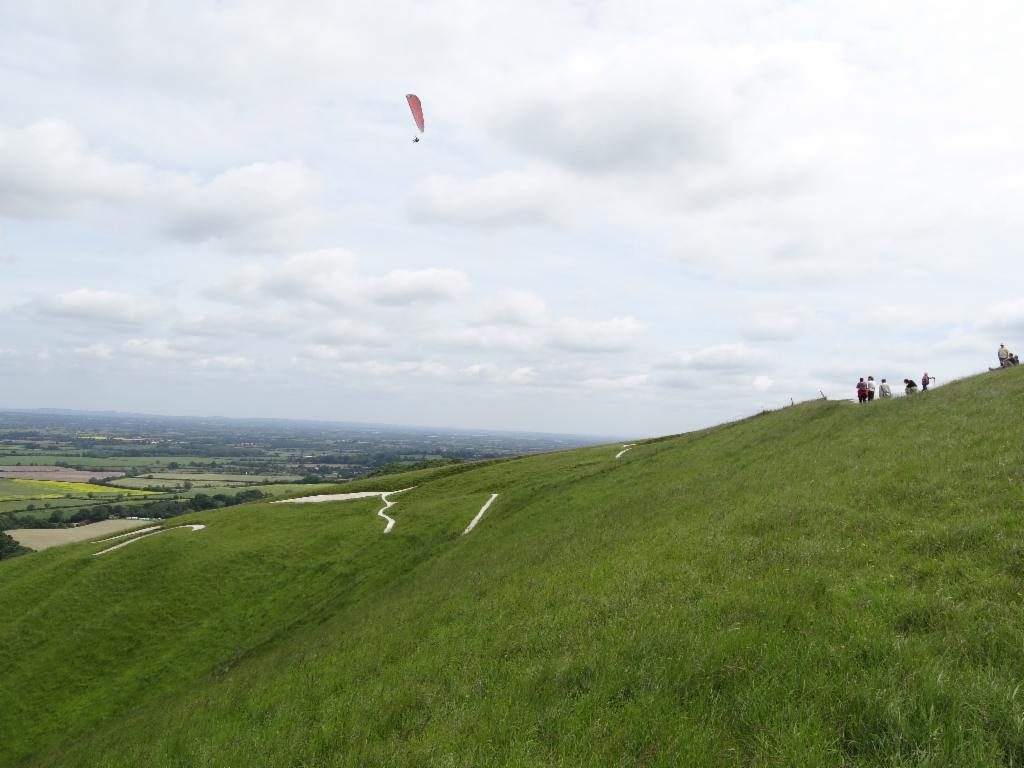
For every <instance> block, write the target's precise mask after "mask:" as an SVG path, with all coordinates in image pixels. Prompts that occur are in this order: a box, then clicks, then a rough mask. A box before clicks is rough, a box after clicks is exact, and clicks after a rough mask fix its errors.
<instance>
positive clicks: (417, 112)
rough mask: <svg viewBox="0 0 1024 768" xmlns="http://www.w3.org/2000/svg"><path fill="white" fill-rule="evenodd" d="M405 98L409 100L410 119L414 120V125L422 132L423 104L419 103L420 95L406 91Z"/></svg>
mask: <svg viewBox="0 0 1024 768" xmlns="http://www.w3.org/2000/svg"><path fill="white" fill-rule="evenodd" d="M405 100H406V101H408V102H409V109H410V110H412V119H413V120H415V121H416V127H417V128H419V129H420V133H423V131H424V128H423V105H422V104H421V103H420V97H419V96H417V95H416V94H415V93H407V94H405Z"/></svg>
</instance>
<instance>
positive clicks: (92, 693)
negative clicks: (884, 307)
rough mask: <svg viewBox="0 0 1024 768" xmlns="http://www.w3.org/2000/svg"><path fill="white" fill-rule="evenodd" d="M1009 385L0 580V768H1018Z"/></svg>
mask: <svg viewBox="0 0 1024 768" xmlns="http://www.w3.org/2000/svg"><path fill="white" fill-rule="evenodd" d="M1022 374H1024V371H1021V370H1013V371H1001V372H998V373H994V374H990V375H987V376H983V377H978V378H975V379H970V380H965V381H962V382H957V383H954V384H950V385H948V386H946V387H943V388H941V389H938V390H935V391H933V392H929V393H928V394H927V395H918V396H917V397H915V398H910V399H906V400H897V401H892V402H876V403H872V404H871V405H870V406H863V407H861V406H856V405H852V404H848V403H824V402H816V403H808V404H805V405H802V406H798V407H796V408H790V409H786V410H784V411H780V412H776V413H772V414H766V415H763V416H759V417H755V418H752V419H748V420H746V421H744V422H740V423H737V424H732V425H727V426H724V427H721V428H717V429H714V430H707V431H705V432H702V433H699V434H693V435H686V436H681V437H677V438H670V439H666V440H659V441H652V442H650V443H647V444H642V445H640V446H638V447H636V448H634V449H633V450H632V451H631V452H629V453H627V454H626V455H625V456H624V457H623V458H622V459H620V460H619V461H614V460H613V459H612V458H611V457H612V456H613V455H614V453H615V451H616V450H617V448H591V449H583V450H576V451H566V452H561V453H555V454H547V455H542V456H533V457H529V458H525V459H521V460H516V461H506V462H500V463H485V464H481V465H478V466H475V467H473V468H471V469H467V470H463V471H460V472H458V473H452V474H448V475H443V474H441V475H426V476H424V475H419V476H417V477H416V479H417V481H418V482H419V483H420V485H419V487H418V488H417V489H416V490H415V491H412V492H409V493H407V494H405V495H404V496H400V497H395V498H396V499H398V500H399V502H400V503H399V505H398V506H396V507H394V508H393V510H392V511H391V512H390V514H392V516H393V517H395V518H396V519H397V520H398V525H397V526H396V527H395V529H394V531H393V532H392V533H391V534H389V535H388V536H386V537H385V536H381V535H380V531H381V528H382V521H381V520H380V519H379V518H377V517H375V516H374V511H375V510H376V508H377V507H378V506H379V503H378V502H377V500H375V499H368V500H361V501H351V502H344V503H334V504H325V505H298V506H294V507H293V506H290V505H283V506H278V505H275V506H271V505H268V504H255V505H247V506H245V507H236V508H233V509H226V510H221V511H216V512H207V513H202V514H195V515H191V516H189V518H188V519H187V520H184V519H179V520H176V521H174V522H175V523H179V522H186V521H198V522H204V523H206V524H207V525H208V526H209V527H208V528H207V529H206V530H204V531H201V532H197V533H190V532H182V531H175V532H173V533H168V534H164V535H162V536H159V537H156V538H154V539H149V540H148V541H144V542H140V543H138V544H133V545H132V546H130V547H126V548H125V549H123V550H119V551H117V552H114V553H111V554H109V555H104V556H103V557H102V558H92V557H91V555H90V553H91V552H93V551H96V550H97V549H99V547H97V546H95V545H88V544H83V545H72V546H69V547H63V548H59V549H55V550H49V551H46V552H42V553H37V554H32V555H29V556H27V557H22V558H18V559H14V560H11V561H5V562H4V563H2V564H0V615H2V616H4V617H5V620H4V621H3V622H2V623H0V670H2V671H0V764H12V765H13V764H28V765H61V766H73V765H89V766H103V765H110V766H115V765H116V766H121V765H153V766H186V765H188V766H191V765H308V766H321V765H322V766H329V765H332V766H333V765H365V766H372V765H380V766H403V765H408V766H419V765H452V766H456V765H458V766H461V765H474V766H480V765H538V766H540V765H566V766H569V765H583V764H593V765H645V766H655V765H658V766H661V765H664V766H674V765H723V766H725V765H729V766H732V765H822V766H832V765H858V766H859V765H871V766H882V765H885V766H890V765H957V766H969V765H979V766H980V765H1000V764H1004V765H1009V764H1013V765H1020V764H1022V763H1024V695H1021V694H1020V693H1019V692H1018V691H1019V687H1020V684H1021V683H1022V682H1024V645H1022V643H1021V636H1022V632H1024V615H1022V609H1024V548H1022V544H1021V541H1022V533H1024V524H1022V520H1021V511H1022V509H1024V441H1022V440H1021V435H1020V432H1019V429H1020V414H1021V413H1022V411H1024V375H1022ZM367 482H368V484H369V485H374V486H379V487H404V485H405V484H406V483H407V482H408V478H380V479H375V481H367ZM386 484H389V485H386ZM343 489H344V490H353V489H354V488H353V486H352V485H347V486H344V487H343ZM493 492H498V493H500V494H501V495H500V497H499V499H498V501H497V502H495V504H494V505H493V506H492V507H491V509H490V511H489V512H488V513H487V516H486V517H485V518H484V519H483V521H482V522H481V524H480V525H479V527H478V528H477V529H476V530H475V531H474V532H473V533H472V534H471V535H470V536H467V537H464V538H463V537H460V536H459V534H460V533H461V530H462V529H463V528H464V527H465V525H466V524H467V523H468V521H469V520H470V519H471V518H472V516H473V515H474V514H475V512H476V511H477V509H479V507H480V505H481V504H482V503H483V502H484V501H485V500H486V499H487V497H488V495H489V494H490V493H493Z"/></svg>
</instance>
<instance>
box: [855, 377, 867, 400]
mask: <svg viewBox="0 0 1024 768" xmlns="http://www.w3.org/2000/svg"><path fill="white" fill-rule="evenodd" d="M867 401H868V385H867V384H865V383H864V377H863V376H861V379H860V381H858V382H857V402H858V403H866V402H867Z"/></svg>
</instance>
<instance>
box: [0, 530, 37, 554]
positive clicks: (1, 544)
mask: <svg viewBox="0 0 1024 768" xmlns="http://www.w3.org/2000/svg"><path fill="white" fill-rule="evenodd" d="M30 551H31V550H29V549H26V548H25V547H23V546H21V544H19V543H18V542H16V541H15V540H14V539H12V538H11V537H10V536H8V535H7V534H6V533H3V532H2V531H0V560H7V559H8V558H11V557H17V556H18V555H23V554H25V553H26V552H30Z"/></svg>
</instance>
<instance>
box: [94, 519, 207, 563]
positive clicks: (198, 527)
mask: <svg viewBox="0 0 1024 768" xmlns="http://www.w3.org/2000/svg"><path fill="white" fill-rule="evenodd" d="M205 527H206V526H205V525H198V524H197V525H175V526H174V527H172V528H160V529H159V530H157V531H152V532H150V533H144V534H142V535H141V536H136V537H135V538H134V539H128V541H122V542H121V543H120V544H115V545H114V546H112V547H108V548H107V549H104V550H103V551H101V552H93V554H92V556H93V557H96V556H98V555H105V554H107V552H113V551H114V550H115V549H120V548H121V547H127V546H128V545H129V544H134V543H135V542H136V541H140V540H141V539H148V538H149V537H150V536H156V535H157V534H158V533H165V532H167V531H177V530H180V529H181V528H191V529H192V530H193V531H201V530H203V528H205Z"/></svg>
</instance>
